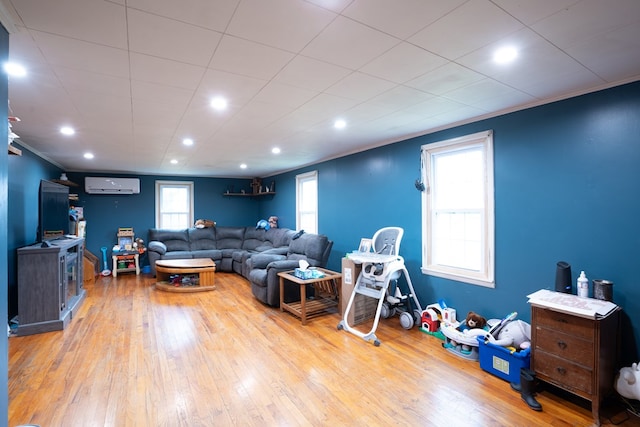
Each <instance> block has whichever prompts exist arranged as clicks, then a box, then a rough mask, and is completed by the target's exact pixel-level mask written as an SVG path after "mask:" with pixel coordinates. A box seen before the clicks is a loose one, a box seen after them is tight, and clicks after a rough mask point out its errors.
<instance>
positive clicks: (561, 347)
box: [533, 327, 594, 367]
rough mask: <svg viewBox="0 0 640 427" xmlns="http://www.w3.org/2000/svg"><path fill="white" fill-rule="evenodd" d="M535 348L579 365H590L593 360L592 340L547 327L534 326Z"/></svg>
mask: <svg viewBox="0 0 640 427" xmlns="http://www.w3.org/2000/svg"><path fill="white" fill-rule="evenodd" d="M533 345H535V347H536V349H540V350H544V351H545V352H547V353H550V354H554V355H556V356H559V357H562V358H565V359H567V360H569V361H572V362H575V363H577V364H579V365H582V366H586V367H591V366H593V362H594V359H593V358H594V349H593V341H588V340H584V339H582V338H577V337H575V336H573V335H568V334H565V333H561V332H556V331H553V330H551V329H547V328H540V327H537V328H536V335H535V342H534V343H533Z"/></svg>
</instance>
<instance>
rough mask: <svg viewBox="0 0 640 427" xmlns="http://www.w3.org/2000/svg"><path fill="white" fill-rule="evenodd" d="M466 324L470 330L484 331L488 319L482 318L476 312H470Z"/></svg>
mask: <svg viewBox="0 0 640 427" xmlns="http://www.w3.org/2000/svg"><path fill="white" fill-rule="evenodd" d="M466 324H467V327H468V328H469V329H474V328H479V329H483V328H484V327H485V326H486V325H487V319H485V318H484V317H482V316H480V315H479V314H478V313H476V312H474V311H470V312H469V313H467V319H466Z"/></svg>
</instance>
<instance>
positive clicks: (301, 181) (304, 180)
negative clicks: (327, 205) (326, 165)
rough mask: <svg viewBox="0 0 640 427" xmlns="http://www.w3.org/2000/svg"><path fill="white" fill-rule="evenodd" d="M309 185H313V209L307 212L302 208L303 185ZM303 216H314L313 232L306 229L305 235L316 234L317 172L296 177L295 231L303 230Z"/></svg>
mask: <svg viewBox="0 0 640 427" xmlns="http://www.w3.org/2000/svg"><path fill="white" fill-rule="evenodd" d="M309 183H311V184H312V185H313V184H314V183H315V193H316V200H315V209H312V210H309V209H306V210H305V207H304V206H302V200H303V190H302V189H303V186H304V185H305V184H309ZM303 215H313V216H314V221H313V222H314V227H315V230H309V229H308V227H307V229H305V230H304V231H305V232H307V233H315V234H317V233H318V171H317V170H316V171H311V172H306V173H303V174H300V175H296V229H297V230H300V229H302V228H303V226H302V216H303Z"/></svg>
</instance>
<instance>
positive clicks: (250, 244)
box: [242, 227, 271, 251]
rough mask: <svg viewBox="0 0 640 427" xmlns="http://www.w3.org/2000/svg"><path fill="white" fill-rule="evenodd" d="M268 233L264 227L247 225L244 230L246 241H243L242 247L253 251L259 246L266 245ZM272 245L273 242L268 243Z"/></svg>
mask: <svg viewBox="0 0 640 427" xmlns="http://www.w3.org/2000/svg"><path fill="white" fill-rule="evenodd" d="M266 234H267V230H265V229H264V228H254V227H247V228H246V229H245V231H244V241H243V243H242V249H245V250H248V251H253V250H255V249H256V248H257V247H258V246H264V245H265V243H266V242H265V236H266ZM268 245H269V246H270V245H271V242H269V243H268Z"/></svg>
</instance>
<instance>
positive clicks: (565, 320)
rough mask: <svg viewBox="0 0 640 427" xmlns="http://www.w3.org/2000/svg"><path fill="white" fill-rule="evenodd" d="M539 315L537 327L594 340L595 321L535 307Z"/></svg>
mask: <svg viewBox="0 0 640 427" xmlns="http://www.w3.org/2000/svg"><path fill="white" fill-rule="evenodd" d="M534 312H535V313H536V314H537V318H536V326H537V327H542V328H549V329H552V330H554V331H558V332H564V333H565V334H567V335H571V336H574V337H580V338H583V339H585V340H590V341H593V340H594V330H595V325H594V321H593V320H591V319H585V318H583V317H578V316H572V315H570V314H565V313H560V312H557V311H553V310H545V309H543V308H538V307H534Z"/></svg>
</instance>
